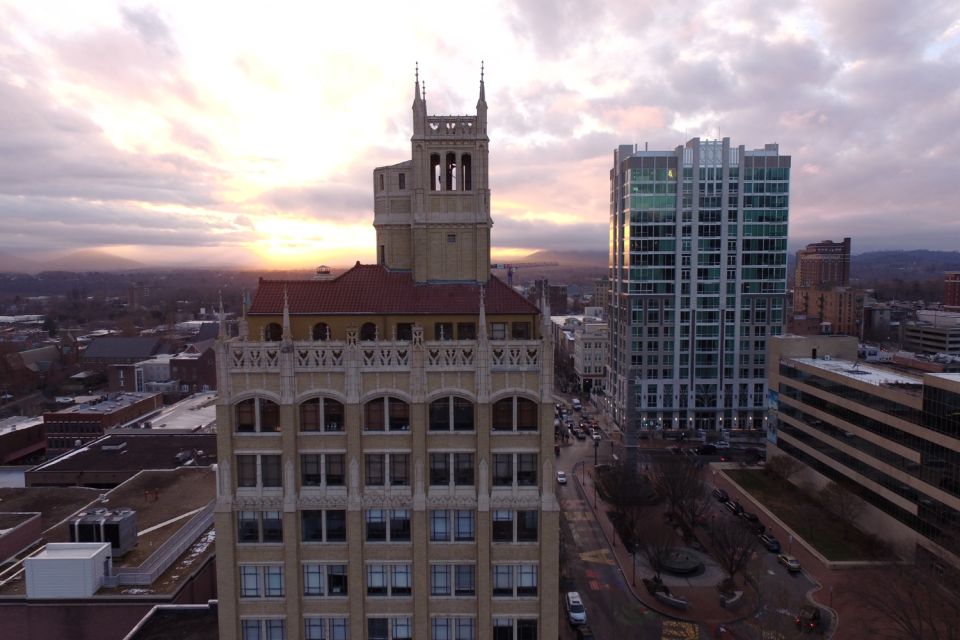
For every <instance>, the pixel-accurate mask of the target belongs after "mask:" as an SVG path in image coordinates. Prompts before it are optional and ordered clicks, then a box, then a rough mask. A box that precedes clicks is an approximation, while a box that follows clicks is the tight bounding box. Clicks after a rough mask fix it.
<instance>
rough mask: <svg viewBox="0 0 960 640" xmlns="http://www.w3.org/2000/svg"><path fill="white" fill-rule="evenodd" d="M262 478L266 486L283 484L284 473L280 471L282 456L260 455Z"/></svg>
mask: <svg viewBox="0 0 960 640" xmlns="http://www.w3.org/2000/svg"><path fill="white" fill-rule="evenodd" d="M260 480H261V481H262V483H263V486H264V487H282V486H283V475H282V473H281V471H280V456H275V455H262V456H260Z"/></svg>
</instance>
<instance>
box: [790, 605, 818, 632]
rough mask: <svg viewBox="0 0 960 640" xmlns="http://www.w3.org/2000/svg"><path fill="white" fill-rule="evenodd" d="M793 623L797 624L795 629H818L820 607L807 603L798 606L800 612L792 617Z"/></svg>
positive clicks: (809, 630) (808, 630)
mask: <svg viewBox="0 0 960 640" xmlns="http://www.w3.org/2000/svg"><path fill="white" fill-rule="evenodd" d="M793 623H794V624H795V625H797V629H802V630H803V631H807V632H811V631H819V630H820V609H818V608H817V607H814V606H813V605H809V604H805V605H803V606H802V607H800V613H798V614H797V616H796V617H795V618H794V619H793Z"/></svg>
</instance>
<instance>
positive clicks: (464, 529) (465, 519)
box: [453, 510, 476, 542]
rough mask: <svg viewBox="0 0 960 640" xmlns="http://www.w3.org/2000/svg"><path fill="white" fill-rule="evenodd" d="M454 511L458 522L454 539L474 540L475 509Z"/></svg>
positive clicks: (456, 522) (458, 540) (462, 540)
mask: <svg viewBox="0 0 960 640" xmlns="http://www.w3.org/2000/svg"><path fill="white" fill-rule="evenodd" d="M453 513H454V520H455V524H456V527H455V530H454V540H456V541H457V542H473V540H474V539H475V537H476V531H475V528H476V525H475V524H474V522H475V520H474V516H473V511H468V510H457V511H454V512H453Z"/></svg>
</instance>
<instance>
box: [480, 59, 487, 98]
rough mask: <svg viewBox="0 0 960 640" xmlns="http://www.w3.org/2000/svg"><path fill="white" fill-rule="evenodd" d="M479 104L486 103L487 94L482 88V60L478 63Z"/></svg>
mask: <svg viewBox="0 0 960 640" xmlns="http://www.w3.org/2000/svg"><path fill="white" fill-rule="evenodd" d="M480 102H482V103H484V104H486V103H487V94H486V91H485V90H484V87H483V60H481V61H480Z"/></svg>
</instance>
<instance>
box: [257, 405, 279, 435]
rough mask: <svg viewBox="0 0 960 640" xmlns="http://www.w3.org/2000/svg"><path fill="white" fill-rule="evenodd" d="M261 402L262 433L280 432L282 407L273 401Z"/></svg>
mask: <svg viewBox="0 0 960 640" xmlns="http://www.w3.org/2000/svg"><path fill="white" fill-rule="evenodd" d="M259 400H260V431H264V432H271V431H280V405H278V404H277V403H276V402H273V401H272V400H267V399H265V398H259Z"/></svg>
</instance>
